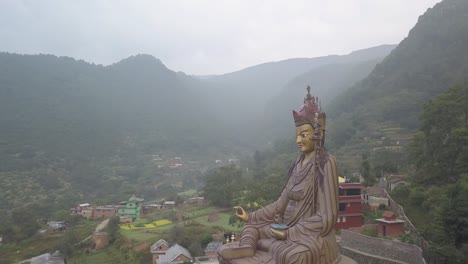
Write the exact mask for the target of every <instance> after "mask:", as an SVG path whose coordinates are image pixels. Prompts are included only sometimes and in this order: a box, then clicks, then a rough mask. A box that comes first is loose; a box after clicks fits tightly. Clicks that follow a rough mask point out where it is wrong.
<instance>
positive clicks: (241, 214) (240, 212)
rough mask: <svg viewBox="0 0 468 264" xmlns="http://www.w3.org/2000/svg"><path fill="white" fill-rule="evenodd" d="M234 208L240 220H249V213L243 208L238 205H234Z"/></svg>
mask: <svg viewBox="0 0 468 264" xmlns="http://www.w3.org/2000/svg"><path fill="white" fill-rule="evenodd" d="M234 209H236V216H237V217H238V218H239V219H240V220H241V221H242V222H247V220H249V214H248V213H247V212H246V211H245V210H244V208H242V207H240V206H234Z"/></svg>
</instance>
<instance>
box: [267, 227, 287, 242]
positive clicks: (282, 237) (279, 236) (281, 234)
mask: <svg viewBox="0 0 468 264" xmlns="http://www.w3.org/2000/svg"><path fill="white" fill-rule="evenodd" d="M270 230H271V233H272V234H273V236H274V237H275V238H276V239H279V240H286V238H287V237H288V230H284V231H280V230H276V229H273V228H270Z"/></svg>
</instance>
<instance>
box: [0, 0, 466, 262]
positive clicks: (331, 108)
mask: <svg viewBox="0 0 468 264" xmlns="http://www.w3.org/2000/svg"><path fill="white" fill-rule="evenodd" d="M467 14H468V1H465V0H444V1H441V2H440V3H439V4H437V5H435V6H434V7H433V8H430V9H428V10H427V11H426V12H425V13H424V14H421V16H420V17H419V19H418V22H417V23H416V25H415V26H414V27H413V28H412V29H411V30H410V32H409V33H408V36H407V37H406V38H405V39H404V40H403V41H401V42H400V43H399V44H398V45H383V44H382V45H379V46H375V47H369V48H366V49H360V50H356V51H353V52H351V53H349V54H347V55H328V56H322V57H314V58H291V59H287V60H281V61H277V62H267V63H263V64H258V65H254V66H251V67H248V68H244V69H242V70H239V71H235V72H231V73H225V74H219V75H204V76H197V75H188V74H186V73H184V72H176V71H173V70H171V69H169V68H168V67H166V65H165V64H164V61H163V60H162V59H161V60H160V59H158V58H155V57H154V56H152V55H146V54H138V55H132V56H129V57H127V58H125V59H123V60H121V61H119V62H117V63H114V64H111V65H107V66H103V65H97V64H94V63H89V62H86V61H83V60H78V59H75V58H71V57H64V56H56V55H45V54H40V55H22V54H16V53H9V52H0V199H1V200H2V203H1V205H0V223H1V224H0V264H1V263H33V264H34V263H36V264H37V263H154V264H155V263H194V262H195V263H218V262H217V251H216V250H217V248H218V247H219V246H220V245H222V244H226V243H235V242H236V241H238V239H239V236H240V231H241V230H242V226H243V223H242V222H241V221H240V220H239V219H237V218H236V217H235V211H234V209H233V207H234V206H236V205H240V206H242V207H243V208H245V209H246V210H247V211H249V212H252V211H255V210H257V209H258V208H262V207H263V206H266V205H268V204H270V203H272V202H273V201H275V200H276V199H277V198H278V195H279V194H280V193H281V190H282V188H283V185H284V184H285V182H286V181H287V177H288V171H289V169H290V167H291V164H292V162H293V161H294V159H295V158H296V157H297V156H298V154H299V153H300V149H299V148H298V146H297V144H296V141H295V138H296V137H297V135H296V134H295V124H294V120H293V116H292V114H291V111H292V110H293V109H299V108H300V107H301V105H302V104H303V103H304V102H303V98H304V96H305V94H306V87H307V86H310V87H311V93H312V94H313V95H315V96H318V98H319V99H320V100H319V103H320V106H321V108H322V109H323V111H324V112H326V118H327V122H326V133H325V142H326V148H327V149H328V151H329V152H330V153H331V154H332V155H333V156H334V157H335V158H336V160H337V166H338V170H337V175H338V176H339V177H341V179H343V182H341V183H340V184H342V183H343V184H344V185H340V186H341V187H340V190H339V191H340V195H341V196H347V195H349V196H352V195H354V196H358V198H357V199H359V202H358V203H359V204H360V205H361V204H362V205H361V207H362V208H360V211H359V212H358V213H356V214H358V215H359V217H360V219H361V220H360V222H359V224H358V225H356V226H352V227H353V228H354V231H353V232H358V233H359V236H365V237H368V238H369V239H377V238H379V239H380V240H379V241H384V242H378V243H383V244H385V243H387V242H388V243H390V242H392V243H394V244H392V245H395V246H394V248H397V247H400V246H401V244H399V243H402V244H405V245H403V246H401V247H405V248H406V247H408V248H410V247H411V248H412V250H413V247H417V248H419V249H418V250H416V249H414V252H417V253H415V254H416V255H417V259H418V260H417V261H418V262H413V261H407V262H405V261H406V260H404V259H403V260H402V259H398V256H396V255H398V254H394V255H392V256H389V255H385V253H382V252H364V251H362V250H364V249H359V248H354V249H349V247H351V246H353V245H352V244H354V245H355V246H356V245H357V246H356V247H358V246H359V243H361V242H359V243H358V242H356V243H350V244H351V245H347V244H345V243H343V244H341V245H340V246H341V247H343V248H345V249H344V251H342V252H341V253H342V254H345V253H346V252H347V253H348V255H347V256H349V257H352V258H354V259H356V258H359V259H361V257H362V259H361V260H362V261H371V260H373V261H375V260H376V259H383V258H386V259H390V260H392V259H393V261H394V262H392V261H390V260H389V261H387V262H382V263H423V261H424V263H465V262H466V260H467V259H468V56H467V54H468V15H467ZM351 183H353V184H358V185H359V186H360V187H359V188H358V189H359V190H358V191H356V190H354V191H348V193H346V194H344V193H345V192H344V191H342V189H343V190H344V189H346V188H348V187H343V186H347V185H346V184H351ZM397 185H398V186H397ZM356 186H357V185H356ZM349 189H351V187H349ZM353 192H354V193H353ZM356 192H357V193H356ZM369 197H371V198H370V199H369ZM372 197H373V198H375V199H376V200H378V201H379V202H377V204H374V206H372V205H371V202H369V201H371V200H372V199H373V198H372ZM348 198H349V197H348ZM348 198H346V199H348ZM339 199H340V206H339V211H345V210H346V206H345V205H347V206H348V207H349V206H350V204H351V203H352V202H350V201H349V199H351V198H349V199H348V200H346V199H344V200H342V197H340V198H339ZM379 199H380V200H379ZM343 201H344V202H343ZM342 204H343V206H342ZM395 208H401V209H398V210H396V209H395ZM342 213H343V212H342ZM342 213H340V212H339V214H338V223H337V226H336V228H335V229H337V234H338V236H340V235H342V236H343V241H346V240H345V238H346V234H347V231H342V229H343V230H345V229H347V228H342V227H340V228H338V227H339V226H340V225H341V226H345V221H346V219H348V222H347V223H348V224H349V225H351V222H350V219H351V216H352V214H349V215H345V214H342ZM354 213H355V212H353V214H354ZM393 216H395V217H396V218H393V220H395V221H403V222H405V225H404V228H405V230H404V231H403V230H402V232H401V234H399V235H398V236H394V237H390V236H388V237H387V236H386V235H387V234H388V233H389V232H390V229H385V231H384V232H385V234H384V235H382V233H381V232H382V230H383V229H379V225H380V224H381V223H383V222H388V221H391V220H389V219H390V218H392V217H393ZM343 217H344V218H343ZM346 217H347V218H346ZM386 217H388V219H387V218H386ZM379 219H385V220H382V221H380V222H379V221H378V220H379ZM396 219H397V220H396ZM402 219H403V220H402ZM402 226H403V224H402ZM355 230H358V231H355ZM379 232H380V233H379ZM348 239H349V238H348ZM364 240H365V239H364ZM369 241H371V240H369ZM372 241H374V240H372ZM362 243H364V242H362ZM376 243H377V242H376ZM369 244H374V245H375V243H374V242H372V243H369ZM397 245H398V246H397ZM408 245H410V246H408ZM368 248H371V246H369V247H368ZM346 250H348V251H346ZM375 251H378V250H375ZM388 251H389V252H391V250H388ZM161 252H163V253H161ZM172 252H177V253H172ZM349 252H351V253H349ZM353 252H358V253H353ZM359 252H360V253H359ZM405 252H406V251H405ZM170 254H174V258H173V259H171V260H170V261H172V262H170V261H169V260H168V262H164V261H165V260H164V261H163V260H162V259H166V258H168V259H169V258H170V256H171V255H170ZM388 254H390V253H388ZM392 254H393V253H392ZM408 254H409V253H408ZM38 256H40V258H39V257H38ZM363 256H364V257H363ZM55 257H57V258H61V260H60V261H64V260H66V262H40V261H43V260H41V258H42V259H44V258H48V259H54V258H55ZM176 257H177V258H180V259H178V260H177V261H179V262H176V261H175V258H176ZM400 257H401V256H400ZM365 258H367V259H366V260H363V259H365ZM404 258H409V257H407V256H406V255H405V256H404ZM197 261H198V262H197ZM203 261H205V262H203ZM209 261H216V262H209ZM397 261H400V262H397ZM359 263H361V262H359ZM362 263H364V262H362ZM368 263H370V262H368ZM372 263H377V262H372Z"/></svg>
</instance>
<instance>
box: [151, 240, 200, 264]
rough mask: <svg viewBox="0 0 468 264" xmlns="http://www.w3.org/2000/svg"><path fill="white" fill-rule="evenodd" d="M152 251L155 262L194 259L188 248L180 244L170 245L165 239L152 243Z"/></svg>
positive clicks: (164, 263)
mask: <svg viewBox="0 0 468 264" xmlns="http://www.w3.org/2000/svg"><path fill="white" fill-rule="evenodd" d="M150 252H151V254H153V264H179V263H184V262H188V261H190V260H191V259H192V255H191V254H190V252H189V251H188V250H187V249H186V248H184V247H182V246H180V245H179V244H174V245H172V246H171V247H169V243H167V241H166V240H164V239H160V240H158V241H157V242H156V243H154V244H153V245H151V247H150Z"/></svg>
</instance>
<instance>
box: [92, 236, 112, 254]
mask: <svg viewBox="0 0 468 264" xmlns="http://www.w3.org/2000/svg"><path fill="white" fill-rule="evenodd" d="M93 242H94V245H95V246H94V249H95V250H99V249H102V248H105V247H107V246H108V245H109V235H108V234H107V233H106V232H94V234H93Z"/></svg>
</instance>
